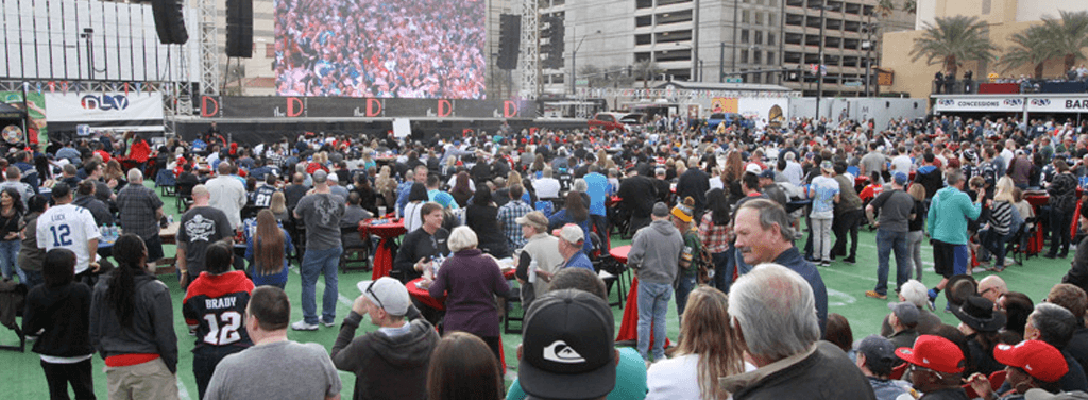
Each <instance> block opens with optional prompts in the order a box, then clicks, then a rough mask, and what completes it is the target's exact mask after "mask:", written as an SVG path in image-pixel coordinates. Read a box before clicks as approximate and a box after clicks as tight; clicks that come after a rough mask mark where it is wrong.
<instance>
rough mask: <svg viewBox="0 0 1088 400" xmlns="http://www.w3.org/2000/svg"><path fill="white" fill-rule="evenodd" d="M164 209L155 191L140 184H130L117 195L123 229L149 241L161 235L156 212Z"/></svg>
mask: <svg viewBox="0 0 1088 400" xmlns="http://www.w3.org/2000/svg"><path fill="white" fill-rule="evenodd" d="M161 207H162V200H159V196H156V195H155V191H154V190H152V189H151V188H148V187H146V186H144V185H140V184H128V185H125V187H123V188H121V191H120V192H118V193H117V209H119V210H120V214H121V229H123V230H124V231H125V233H134V234H136V235H138V236H139V237H140V238H141V239H144V240H148V239H151V238H153V237H155V236H157V235H158V234H159V220H158V219H157V218H155V210H158V209H159V208H161Z"/></svg>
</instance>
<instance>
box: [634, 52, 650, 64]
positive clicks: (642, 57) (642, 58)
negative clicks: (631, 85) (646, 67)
mask: <svg viewBox="0 0 1088 400" xmlns="http://www.w3.org/2000/svg"><path fill="white" fill-rule="evenodd" d="M651 60H652V59H651V57H650V52H648V51H645V52H639V53H635V62H636V63H640V62H649V61H651Z"/></svg>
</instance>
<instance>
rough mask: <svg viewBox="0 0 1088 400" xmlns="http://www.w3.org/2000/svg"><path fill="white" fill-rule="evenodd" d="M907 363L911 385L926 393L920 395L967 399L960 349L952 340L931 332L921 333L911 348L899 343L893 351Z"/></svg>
mask: <svg viewBox="0 0 1088 400" xmlns="http://www.w3.org/2000/svg"><path fill="white" fill-rule="evenodd" d="M895 354H896V355H898V356H899V358H900V359H902V360H903V361H906V362H907V363H909V364H910V366H909V368H910V370H911V379H912V380H913V381H914V388H915V389H917V390H918V391H920V392H922V393H923V394H925V395H924V396H922V399H925V400H939V399H955V400H960V399H962V400H967V393H966V392H965V391H964V390H963V387H962V386H960V385H962V379H963V370H964V365H965V361H964V356H963V351H962V350H960V348H959V347H958V346H956V344H955V343H952V341H951V340H948V339H946V338H943V337H940V336H934V335H921V336H918V340H916V341H914V348H909V347H901V348H899V349H898V350H896V351H895Z"/></svg>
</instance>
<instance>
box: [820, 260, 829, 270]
mask: <svg viewBox="0 0 1088 400" xmlns="http://www.w3.org/2000/svg"><path fill="white" fill-rule="evenodd" d="M820 266H822V267H824V268H828V267H830V266H831V260H823V261H821V262H820Z"/></svg>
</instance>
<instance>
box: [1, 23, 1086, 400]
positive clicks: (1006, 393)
mask: <svg viewBox="0 0 1088 400" xmlns="http://www.w3.org/2000/svg"><path fill="white" fill-rule="evenodd" d="M330 9H332V8H330ZM675 126H676V124H671V125H670V124H663V126H662V127H663V128H665V129H661V130H657V131H654V132H647V133H643V134H637V135H634V134H629V133H627V132H601V131H596V130H575V131H569V132H564V131H554V130H548V129H532V130H528V129H526V130H521V131H516V130H513V129H511V128H510V127H509V126H508V125H505V124H504V125H503V126H502V127H501V128H500V129H499V130H498V131H496V132H493V133H491V134H488V133H487V132H480V133H479V134H472V135H456V136H450V135H441V134H435V135H433V136H432V135H422V134H418V133H417V134H414V135H413V136H410V137H407V138H396V137H394V136H392V134H391V133H390V134H388V135H377V136H372V135H365V134H340V135H334V134H323V133H318V134H314V133H306V134H302V135H299V136H298V137H297V138H295V139H294V140H288V139H284V140H280V141H276V142H268V143H253V144H238V143H227V142H226V141H225V140H224V139H223V135H222V134H221V133H220V132H219V130H218V128H217V127H216V126H215V125H214V123H213V125H212V127H211V128H210V129H209V130H208V131H207V132H205V133H204V134H202V135H200V136H199V137H194V138H186V139H187V140H186V139H182V138H170V139H168V140H167V141H166V143H165V144H159V145H156V146H154V148H153V147H152V146H151V145H149V144H148V142H147V140H146V139H144V138H141V137H140V136H139V135H134V134H125V135H123V136H118V137H114V136H111V135H108V134H103V135H100V136H96V137H93V138H77V139H76V140H72V141H65V142H61V141H54V142H51V143H50V144H49V146H48V148H46V149H45V151H44V152H37V151H35V152H31V151H27V150H22V149H19V148H17V147H15V148H12V149H10V151H9V152H8V153H7V154H8V156H7V158H6V160H0V167H2V168H3V170H4V173H5V178H6V180H5V181H4V182H3V183H0V266H2V267H3V275H4V278H14V279H17V280H18V282H21V283H24V284H26V285H27V287H28V288H29V293H28V294H27V295H26V301H25V308H24V310H23V314H22V315H23V318H22V321H21V322H22V324H21V328H22V331H23V332H24V333H25V334H26V335H28V336H31V337H34V338H36V340H35V341H34V342H33V351H34V352H36V353H39V354H40V357H41V366H42V368H43V371H44V372H45V376H46V381H47V382H48V386H49V391H50V393H51V396H52V398H68V390H69V386H70V387H71V389H72V391H73V392H74V394H75V397H76V398H94V384H93V382H92V378H91V358H92V357H94V356H96V354H97V356H101V357H102V358H103V359H104V361H105V365H106V378H107V382H108V392H109V398H110V399H148V398H155V399H170V398H178V396H179V395H178V387H177V380H176V375H177V374H178V373H184V374H188V373H190V372H179V371H178V367H179V365H177V364H178V354H177V351H178V346H177V340H178V339H177V338H176V337H175V334H174V331H175V330H174V326H175V325H176V324H180V323H181V321H180V319H177V318H175V317H174V315H173V310H174V309H175V308H174V305H173V304H172V300H171V294H170V289H169V287H168V286H167V285H166V284H164V283H163V282H162V281H161V280H166V279H178V282H179V283H180V284H181V287H182V288H183V290H185V296H184V301H183V304H182V307H181V310H182V314H183V315H182V317H183V318H182V319H184V321H185V324H186V325H187V326H188V329H189V331H190V333H191V334H192V335H193V338H192V340H194V342H195V346H194V348H193V359H192V360H193V361H192V365H191V366H184V368H186V369H188V368H190V367H191V373H192V374H193V377H194V378H195V380H196V382H197V385H198V389H199V396H200V398H203V399H220V398H224V399H251V398H252V399H268V398H322V397H324V398H339V394H340V392H341V380H340V377H339V375H338V373H337V370H340V371H348V372H353V373H354V374H355V377H356V379H355V389H354V398H356V399H384V398H390V399H392V398H396V399H423V398H429V399H499V398H506V399H521V398H539V399H604V398H609V399H643V398H651V399H725V398H729V397H732V398H736V399H789V398H805V399H811V398H819V399H872V398H878V399H903V398H924V399H967V398H970V397H969V395H968V393H970V395H971V396H974V397H978V398H983V399H992V398H1000V399H1019V398H1025V396H1026V398H1029V399H1043V398H1088V395H1086V394H1084V392H1085V391H1088V377H1086V375H1085V371H1086V368H1088V327H1086V325H1085V321H1084V317H1085V313H1086V311H1088V296H1086V294H1085V290H1086V288H1088V241H1084V242H1081V243H1080V245H1079V246H1077V247H1076V248H1075V250H1074V256H1073V259H1072V267H1071V268H1070V270H1069V272H1068V273H1067V274H1066V275H1065V277H1063V278H1062V279H1061V281H1060V282H1053V283H1054V285H1053V287H1052V288H1051V289H1050V290H1049V293H1048V295H1047V297H1046V298H1038V299H1032V298H1030V297H1028V296H1026V295H1024V294H1023V293H1020V292H1017V291H1016V289H1017V282H1016V281H1015V280H1010V281H1009V282H1008V283H1006V282H1005V280H1003V279H1002V275H1000V274H991V275H989V276H987V277H986V278H984V279H981V280H979V281H976V280H975V278H974V277H973V276H972V273H978V272H980V271H981V270H983V269H989V270H992V271H997V272H1000V271H1002V270H1003V269H1004V268H1005V266H1006V265H1009V264H1011V263H1013V261H1012V260H1013V259H1014V258H1016V259H1020V258H1017V257H1012V256H1009V254H1007V252H1008V251H1012V252H1013V254H1014V255H1016V254H1019V255H1028V254H1032V253H1035V252H1045V256H1046V257H1049V258H1068V257H1069V252H1070V250H1071V247H1072V246H1071V244H1072V243H1074V242H1075V240H1076V239H1078V238H1079V237H1081V236H1082V235H1083V234H1082V233H1081V231H1082V230H1083V229H1082V228H1083V227H1084V226H1085V225H1088V224H1084V223H1081V224H1075V222H1077V221H1078V220H1084V222H1088V219H1085V218H1086V216H1088V207H1079V206H1078V200H1079V199H1078V194H1077V190H1078V187H1079V186H1080V184H1079V182H1082V181H1083V179H1084V178H1088V122H1085V123H1082V124H1081V125H1080V126H1075V125H1074V124H1073V123H1072V122H1066V121H1056V120H1032V121H1021V120H1018V119H1016V118H1010V119H993V120H991V119H981V120H972V119H961V118H959V117H939V118H933V119H931V120H928V121H924V120H907V119H903V118H899V119H892V120H890V121H887V123H884V124H880V123H878V122H876V121H872V120H869V121H853V120H845V119H844V120H837V121H827V120H819V121H815V120H811V119H799V118H794V119H792V120H790V121H788V123H787V124H786V126H783V127H781V128H771V127H764V126H761V127H760V128H749V127H746V126H752V125H751V124H747V125H746V124H744V123H743V121H733V125H731V126H727V125H723V126H719V127H709V126H705V124H699V123H695V122H692V123H686V124H682V125H681V126H682V127H683V128H682V129H679V130H676V129H668V127H675ZM125 168H127V171H125V170H124V169H125ZM145 176H146V177H148V179H150V177H155V186H161V187H162V188H159V189H158V190H172V191H173V196H174V197H176V204H177V205H178V206H179V208H180V210H179V212H184V214H183V215H182V216H181V217H180V218H179V220H178V221H177V222H174V223H173V226H176V231H177V233H176V235H175V236H174V237H173V238H172V239H173V241H174V243H176V246H177V252H176V257H175V258H174V259H164V251H163V239H164V238H163V237H161V236H160V234H161V233H163V232H166V230H163V229H164V228H169V227H171V226H172V222H173V221H171V219H170V218H169V217H167V216H166V215H167V214H169V213H166V212H164V207H166V204H165V203H164V201H163V200H162V198H166V199H168V200H167V201H175V200H174V199H171V198H170V197H171V196H169V195H167V196H160V195H158V194H157V193H156V189H153V188H152V185H150V183H149V184H146V185H145V184H144V182H143V180H144V179H145ZM1043 198H1045V199H1046V201H1045V202H1042V203H1045V205H1042V206H1035V205H1033V204H1035V203H1031V202H1028V201H1027V200H1028V199H1033V200H1038V199H1043ZM1037 203H1039V202H1037ZM171 206H172V205H171ZM1078 211H1079V214H1078ZM374 218H380V219H390V218H391V219H397V218H399V221H401V222H403V224H404V227H405V230H406V231H407V234H406V235H405V236H404V237H403V238H402V239H401V240H400V243H399V247H396V246H395V247H393V249H395V254H393V255H391V257H392V258H393V259H392V261H391V264H392V269H391V271H390V272H389V277H383V278H381V279H378V280H374V281H366V282H365V283H360V285H359V290H360V291H361V293H362V295H360V296H358V297H357V298H356V299H355V300H354V302H353V303H352V306H351V309H352V311H351V312H350V313H349V314H348V315H347V316H339V317H340V318H341V319H337V318H338V315H337V313H336V307H337V303H338V299H339V296H340V293H339V288H338V279H337V278H338V271H339V268H340V263H341V260H342V258H344V257H345V254H346V252H347V251H348V250H354V249H363V250H364V251H365V252H366V253H368V254H372V255H373V254H376V253H379V252H380V251H382V250H383V249H382V248H379V247H378V246H379V245H376V244H375V243H376V242H377V240H367V238H366V237H367V236H368V234H367V232H368V229H369V228H370V226H371V223H372V222H374V221H375V220H374ZM116 227H119V228H120V232H123V234H117V233H116V231H117V229H115V228H116ZM859 229H875V230H876V231H877V235H876V247H877V249H878V250H877V256H878V267H877V268H876V271H875V272H876V275H877V284H876V285H875V286H874V287H873V288H872V289H871V290H868V291H866V292H865V295H866V296H868V297H871V298H875V299H881V300H883V299H887V297H889V296H892V297H893V299H894V301H891V302H889V303H888V307H889V310H890V312H889V313H888V314H887V315H874V316H872V318H873V319H874V320H875V319H877V318H882V319H883V322H882V325H883V328H882V330H881V332H880V334H879V335H870V336H868V337H865V338H858V339H857V340H855V338H853V335H852V333H851V329H850V321H847V320H846V319H845V318H844V317H842V316H841V315H838V314H834V313H829V310H828V288H827V287H826V286H825V284H824V282H823V280H822V279H821V276H820V275H821V274H820V271H821V270H822V269H826V268H834V265H835V263H837V262H843V263H850V264H852V263H855V262H856V261H857V258H856V251H857V246H858V243H857V242H858V234H857V232H858V230H859ZM802 231H803V232H802ZM360 232H363V235H360ZM804 232H807V233H808V234H807V235H806V234H804ZM832 233H833V234H834V238H832ZM1038 236H1042V237H1045V238H1048V239H1049V241H1050V246H1049V250H1047V249H1046V248H1045V247H1043V246H1042V244H1041V243H1037V242H1036V243H1034V244H1032V241H1033V240H1035V239H1033V238H1036V237H1038ZM617 237H630V238H631V247H630V250H629V252H628V253H627V260H626V264H623V263H619V262H617V261H616V260H615V258H614V257H613V256H611V255H610V249H611V247H612V244H611V241H612V239H613V238H617ZM927 238H928V240H929V242H930V243H931V244H932V247H933V257H932V259H928V258H927V259H925V260H923V257H922V255H921V245H922V241H923V240H927ZM374 239H376V238H374ZM1086 240H1088V239H1086ZM384 243H385V242H383V244H382V245H381V246H389V245H388V244H384ZM236 249H237V253H238V254H239V255H241V254H244V256H236ZM385 249H387V250H388V249H391V248H389V247H386V248H385ZM892 252H894V253H895V268H896V273H895V278H894V279H895V282H894V286H891V285H889V283H888V273H889V270H890V269H891V265H890V263H889V258H890V257H891V253H892ZM292 258H296V259H298V260H299V261H300V262H299V263H298V264H297V269H296V271H297V273H298V276H299V279H301V281H300V282H301V287H302V292H301V299H300V303H301V305H302V310H303V312H302V314H303V319H301V320H298V321H294V322H292V321H291V320H290V319H291V318H290V316H291V307H292V302H291V301H290V300H289V299H288V297H287V294H286V293H285V292H284V290H283V288H284V287H285V286H286V284H287V282H288V280H289V279H290V275H291V272H290V271H291V269H292V263H291V259H292ZM378 258H379V257H374V260H373V263H374V265H373V267H374V268H378V265H377V264H378ZM507 260H509V261H507ZM928 262H932V263H933V271H935V273H936V274H938V275H940V276H941V280H940V282H939V284H938V285H936V286H935V287H932V288H927V287H925V286H924V285H923V284H922V283H921V280H922V274H923V272H924V271H923V270H927V269H925V268H923V265H924V263H928ZM500 263H502V264H503V265H508V266H509V267H508V268H500V266H499V265H500ZM159 268H166V269H168V270H171V272H172V274H169V275H167V274H160V275H156V274H155V273H156V270H157V269H159ZM626 269H630V270H632V271H633V276H634V277H635V278H636V279H637V281H638V285H637V286H638V287H637V289H635V290H633V291H632V293H630V295H631V296H637V306H638V313H637V314H638V318H637V323H636V326H637V328H636V330H637V335H635V338H636V339H635V340H634V343H632V344H633V345H634V347H630V346H622V343H620V346H617V340H616V338H617V332H618V331H619V329H617V327H616V326H615V318H614V317H613V312H612V310H611V308H610V305H609V303H611V302H613V300H612V298H613V297H617V296H616V294H615V293H614V292H615V291H617V290H618V284H617V282H616V278H617V276H619V277H620V279H623V278H622V277H623V276H624V272H623V271H624V270H626ZM507 270H512V275H513V277H512V278H508V277H506V276H504V272H506V271H507ZM322 276H323V278H324V282H325V285H324V290H323V293H322V301H321V310H320V311H321V312H320V313H319V312H318V311H319V310H318V302H317V291H318V290H317V283H318V280H319V278H320V277H322ZM515 282H516V283H515ZM10 283H11V282H10V281H9V282H5V283H4V284H5V285H9V284H10ZM889 286H891V287H889ZM413 289H419V290H423V291H426V292H427V293H428V294H429V295H430V297H431V298H432V299H440V298H443V297H444V300H442V301H443V302H444V303H443V307H437V306H436V305H435V304H434V303H433V302H423V301H421V300H420V299H419V298H418V297H416V296H414V295H410V294H409V290H413ZM889 289H890V290H889ZM4 290H8V289H7V288H0V291H4ZM893 291H894V293H893ZM941 292H944V296H941V295H940V294H941ZM859 294H860V293H859ZM506 298H514V299H516V300H517V301H520V302H521V307H522V308H524V309H525V315H524V320H523V324H522V331H523V334H522V335H523V340H522V344H521V345H520V346H518V347H517V354H516V356H517V359H518V360H519V362H518V365H517V367H516V369H517V379H516V380H515V381H514V382H513V383H512V385H511V386H509V387H508V388H507V387H506V386H505V385H504V379H505V375H504V372H505V371H503V370H502V369H501V367H500V366H502V365H505V363H504V360H503V357H502V353H503V350H502V339H501V337H500V333H499V332H500V327H499V325H500V319H501V318H506V317H510V316H511V315H509V314H507V313H508V312H509V311H511V310H510V307H508V306H507V303H508V302H507V301H504V300H503V299H506ZM673 303H674V304H675V307H676V309H677V314H678V315H679V316H680V335H679V338H678V340H677V343H672V345H671V346H668V347H667V348H666V346H665V343H666V341H667V339H666V330H665V325H666V319H665V316H666V314H667V309H668V307H670V306H672V304H673ZM942 303H943V304H942ZM295 304H299V302H296V303H295ZM0 306H3V305H2V304H0ZM938 306H940V307H941V308H943V309H944V310H945V311H947V312H951V313H952V314H954V315H955V316H956V318H958V319H959V320H960V321H961V323H960V324H959V325H958V326H950V325H946V324H943V323H942V322H941V320H940V319H939V318H938V317H937V315H936V314H934V313H935V312H937V308H938ZM441 308H444V309H441ZM0 314H2V313H0ZM364 316H366V317H367V318H369V319H370V321H371V323H372V324H373V325H375V326H377V329H376V330H373V331H371V332H369V333H366V334H362V335H359V336H356V331H357V329H358V328H359V326H360V324H362V323H363V319H364ZM337 324H339V336H338V337H337V339H336V342H335V343H334V344H333V345H332V350H331V354H330V353H329V352H327V351H326V350H325V348H324V347H323V346H321V345H320V344H315V343H307V344H304V343H299V342H296V341H294V340H290V339H288V337H287V331H288V329H292V330H296V331H316V330H320V329H322V327H325V328H333V327H336V326H337ZM11 326H15V325H14V321H12V324H11ZM9 367H10V366H9ZM904 395H906V396H907V397H902V396H904Z"/></svg>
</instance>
